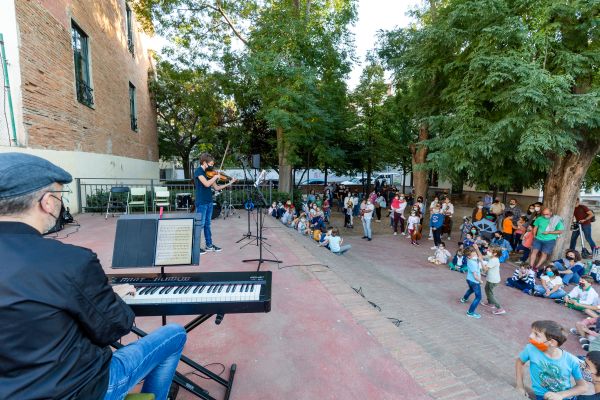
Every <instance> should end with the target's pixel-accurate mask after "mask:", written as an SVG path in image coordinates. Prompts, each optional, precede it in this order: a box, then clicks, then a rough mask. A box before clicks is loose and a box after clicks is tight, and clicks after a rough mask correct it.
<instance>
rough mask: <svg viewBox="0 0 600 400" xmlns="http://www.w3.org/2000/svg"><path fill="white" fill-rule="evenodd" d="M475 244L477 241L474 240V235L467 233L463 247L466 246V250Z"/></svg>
mask: <svg viewBox="0 0 600 400" xmlns="http://www.w3.org/2000/svg"><path fill="white" fill-rule="evenodd" d="M474 244H475V239H473V234H472V233H471V232H467V233H466V234H465V240H463V245H464V246H465V249H466V248H467V247H471V246H473V245H474Z"/></svg>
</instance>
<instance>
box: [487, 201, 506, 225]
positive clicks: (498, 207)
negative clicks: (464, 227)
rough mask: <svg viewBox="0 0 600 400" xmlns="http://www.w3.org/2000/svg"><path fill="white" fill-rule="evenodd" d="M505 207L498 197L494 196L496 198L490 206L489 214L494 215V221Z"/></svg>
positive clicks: (498, 218) (497, 219)
mask: <svg viewBox="0 0 600 400" xmlns="http://www.w3.org/2000/svg"><path fill="white" fill-rule="evenodd" d="M505 208H506V207H505V206H504V203H502V202H501V201H500V199H499V198H498V197H496V199H495V200H494V202H493V203H492V205H491V206H490V214H493V215H494V216H495V217H496V221H499V220H500V217H501V216H502V214H504V209H505Z"/></svg>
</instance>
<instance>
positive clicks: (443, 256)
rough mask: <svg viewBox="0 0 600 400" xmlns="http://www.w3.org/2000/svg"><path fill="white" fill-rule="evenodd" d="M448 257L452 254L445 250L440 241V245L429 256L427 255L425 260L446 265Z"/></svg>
mask: <svg viewBox="0 0 600 400" xmlns="http://www.w3.org/2000/svg"><path fill="white" fill-rule="evenodd" d="M450 257H452V254H451V253H450V252H449V251H448V250H446V245H445V244H444V242H440V245H439V246H438V247H437V248H436V250H435V254H434V255H433V256H431V257H427V261H429V262H430V263H433V264H435V265H440V264H442V265H446V264H448V261H449V260H450Z"/></svg>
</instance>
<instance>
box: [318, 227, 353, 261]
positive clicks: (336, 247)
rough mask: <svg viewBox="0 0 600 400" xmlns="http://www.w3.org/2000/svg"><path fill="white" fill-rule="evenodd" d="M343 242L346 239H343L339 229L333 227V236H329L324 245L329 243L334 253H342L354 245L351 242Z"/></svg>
mask: <svg viewBox="0 0 600 400" xmlns="http://www.w3.org/2000/svg"><path fill="white" fill-rule="evenodd" d="M343 243H344V239H342V238H341V237H340V231H339V229H338V228H333V229H332V231H331V236H330V237H329V239H327V240H326V241H325V242H323V245H324V246H327V245H328V246H329V250H331V252H332V253H335V254H339V255H342V254H344V253H345V252H347V251H348V250H350V249H351V248H352V246H351V245H349V244H346V245H342V244H343Z"/></svg>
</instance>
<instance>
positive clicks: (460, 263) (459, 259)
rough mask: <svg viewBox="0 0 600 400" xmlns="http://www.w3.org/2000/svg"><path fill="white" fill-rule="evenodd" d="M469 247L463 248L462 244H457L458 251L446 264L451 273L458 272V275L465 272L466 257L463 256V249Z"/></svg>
mask: <svg viewBox="0 0 600 400" xmlns="http://www.w3.org/2000/svg"><path fill="white" fill-rule="evenodd" d="M467 247H470V246H465V245H464V243H463V242H458V250H456V253H455V254H454V258H453V259H452V261H451V262H450V264H448V266H449V267H450V269H451V270H452V271H459V272H460V273H463V274H464V273H465V272H467V256H465V249H466V248H467Z"/></svg>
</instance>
